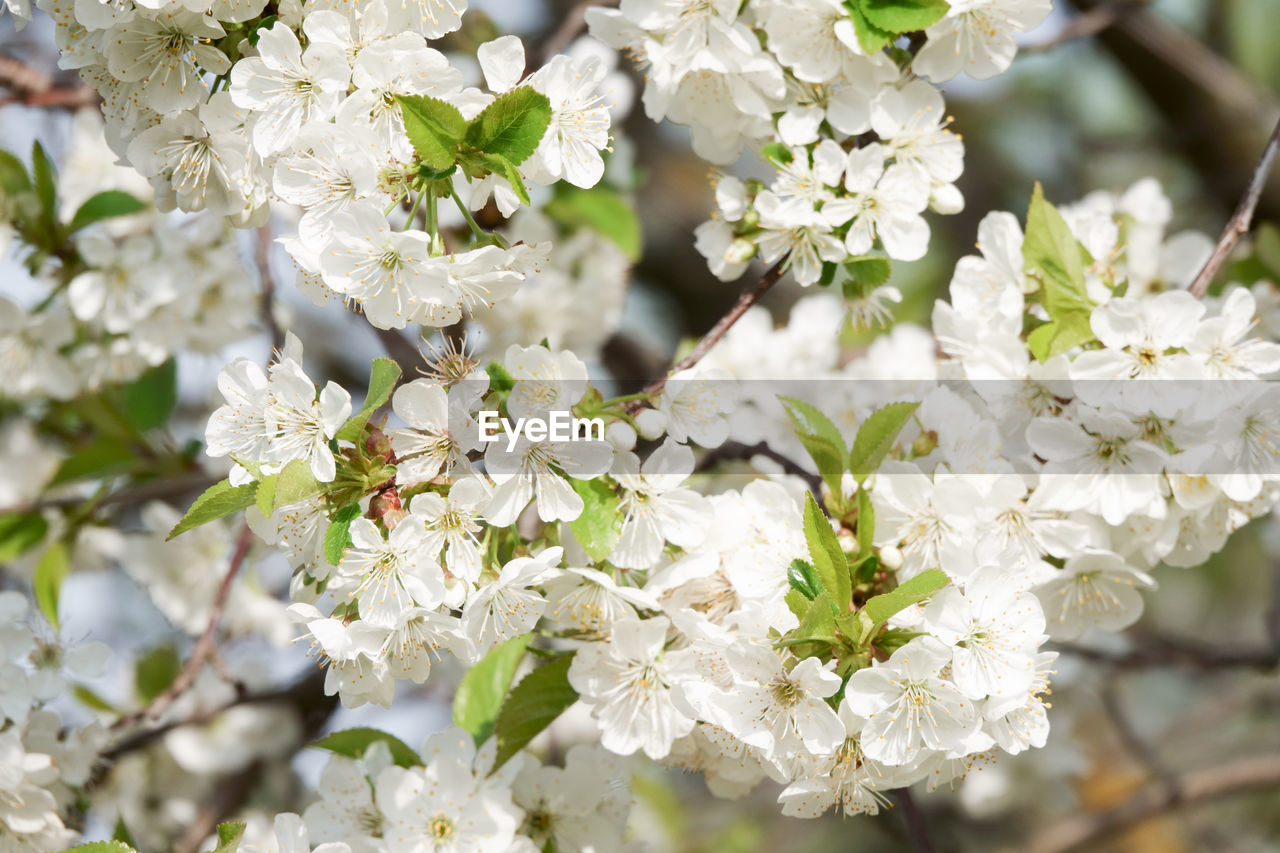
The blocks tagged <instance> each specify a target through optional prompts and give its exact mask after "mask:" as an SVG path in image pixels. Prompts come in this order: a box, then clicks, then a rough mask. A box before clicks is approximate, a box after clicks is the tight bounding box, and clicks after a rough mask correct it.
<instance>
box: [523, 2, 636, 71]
mask: <svg viewBox="0 0 1280 853" xmlns="http://www.w3.org/2000/svg"><path fill="white" fill-rule="evenodd" d="M616 5H618V2H617V0H582V2H580V3H577V4H576V5H575V6H574V7H573V8H572V9H570V10H569V11H568V12H567V13H566V14H565V15H564V17H562V18H561V19H560V25H559V26H558V27H556V28H555V29H554V30H552V31H551V34H550V35H549V36H547V38H546V40H545V41H544V42H543V43H542V45H541V46H540V47H539V49H538V53H537V55H538V57H539V59H540V60H541V61H542V64H543V65H545V64H546V63H547V60H549V59H551V57H553V56H555V55H556V54H557V53H560V52H561V51H563V50H564V49H565V48H566V47H568V46H569V45H570V44H572V43H573V40H574V39H576V38H577V37H578V36H579V35H581V34H582V32H583V31H584V30H586V28H587V10H588V9H590V8H591V7H592V6H616ZM530 70H537V69H530Z"/></svg>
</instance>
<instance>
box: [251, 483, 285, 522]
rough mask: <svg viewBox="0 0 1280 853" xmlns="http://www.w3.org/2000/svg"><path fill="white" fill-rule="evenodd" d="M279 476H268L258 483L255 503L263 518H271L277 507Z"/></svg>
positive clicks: (254, 496)
mask: <svg viewBox="0 0 1280 853" xmlns="http://www.w3.org/2000/svg"><path fill="white" fill-rule="evenodd" d="M279 479H280V475H279V474H268V475H267V476H265V477H263V478H262V479H261V480H259V481H258V490H257V491H256V492H255V493H254V495H253V502H254V504H255V505H256V506H257V507H258V512H260V513H262V517H263V518H270V517H271V513H273V512H275V506H276V481H277V480H279Z"/></svg>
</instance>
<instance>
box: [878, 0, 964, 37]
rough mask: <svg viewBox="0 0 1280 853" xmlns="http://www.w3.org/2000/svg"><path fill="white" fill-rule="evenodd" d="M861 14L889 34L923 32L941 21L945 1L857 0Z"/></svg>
mask: <svg viewBox="0 0 1280 853" xmlns="http://www.w3.org/2000/svg"><path fill="white" fill-rule="evenodd" d="M859 2H860V5H861V6H862V12H863V14H865V15H866V16H867V20H868V21H870V22H871V23H872V24H873V25H875V26H876V27H878V28H880V29H882V30H887V31H888V32H891V33H910V32H915V31H916V30H923V29H924V28H925V27H928V26H930V25H932V24H936V23H937V22H938V21H940V20H942V18H943V16H945V15H946V14H947V9H948V8H949V6H948V4H947V2H946V0H859Z"/></svg>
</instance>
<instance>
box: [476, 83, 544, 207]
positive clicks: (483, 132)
mask: <svg viewBox="0 0 1280 853" xmlns="http://www.w3.org/2000/svg"><path fill="white" fill-rule="evenodd" d="M550 124H551V101H550V100H548V99H547V96H546V95H544V94H542V93H541V92H539V91H537V90H536V89H534V88H533V87H532V86H519V87H517V88H515V89H512V90H511V91H509V92H506V93H504V94H502V95H499V96H498V98H497V99H496V100H495V101H494V102H493V103H491V104H489V106H487V107H485V108H484V110H483V112H481V113H480V115H478V116H476V117H475V118H473V119H472V120H471V123H470V124H469V125H468V126H467V135H466V141H467V144H468V145H471V146H473V147H474V148H477V149H479V150H480V151H483V152H484V153H486V154H491V155H496V156H498V157H502V158H503V159H505V160H506V161H507V162H509V163H511V165H512V166H519V165H520V164H521V163H523V162H524V161H525V160H528V159H529V156H530V155H531V154H533V152H534V151H535V150H536V149H537V147H538V143H540V142H541V141H542V137H543V136H544V135H545V134H546V132H547V127H548V125H550ZM525 203H526V204H528V202H525Z"/></svg>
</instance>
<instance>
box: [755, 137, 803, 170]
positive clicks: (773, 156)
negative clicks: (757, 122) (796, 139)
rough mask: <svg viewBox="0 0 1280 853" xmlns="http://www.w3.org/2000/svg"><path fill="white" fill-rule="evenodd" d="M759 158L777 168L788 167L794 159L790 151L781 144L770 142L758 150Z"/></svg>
mask: <svg viewBox="0 0 1280 853" xmlns="http://www.w3.org/2000/svg"><path fill="white" fill-rule="evenodd" d="M760 156H761V157H763V158H764V159H766V160H768V161H769V162H770V163H772V164H773V165H775V166H777V167H779V168H781V167H783V166H788V165H790V164H791V161H792V160H794V159H795V155H794V154H792V153H791V149H790V148H788V147H787V146H785V145H783V144H782V143H781V142H770V143H769V144H768V145H766V146H764V147H763V148H761V149H760Z"/></svg>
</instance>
